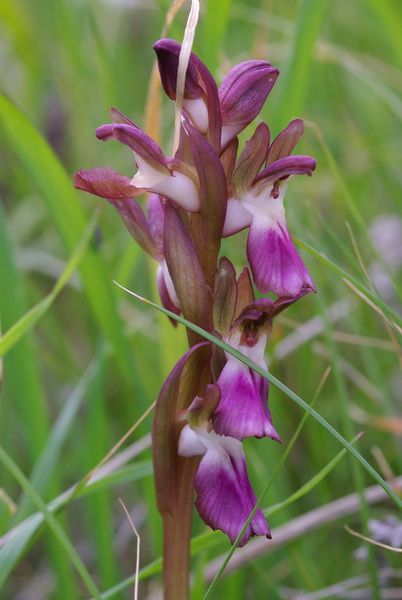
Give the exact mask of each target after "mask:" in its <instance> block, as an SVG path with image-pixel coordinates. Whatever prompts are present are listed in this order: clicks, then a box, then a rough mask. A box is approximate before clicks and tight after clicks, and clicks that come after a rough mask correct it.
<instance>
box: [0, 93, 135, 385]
mask: <svg viewBox="0 0 402 600" xmlns="http://www.w3.org/2000/svg"><path fill="white" fill-rule="evenodd" d="M0 124H1V129H2V130H3V131H5V132H6V134H7V137H8V139H9V140H10V142H11V146H12V148H13V149H14V151H15V152H16V153H17V155H18V157H19V159H20V161H21V162H22V164H23V166H24V168H25V170H26V171H27V172H28V173H29V174H30V175H31V176H32V178H33V180H34V181H35V184H36V186H37V188H38V190H39V191H40V193H41V194H42V196H43V199H44V200H45V202H46V205H47V207H48V210H49V212H50V214H51V216H52V219H53V221H54V224H55V226H56V228H57V229H58V231H59V234H60V236H61V238H62V240H63V242H64V244H65V246H66V247H67V249H68V250H69V251H70V252H71V251H72V250H73V248H74V247H75V244H76V243H77V241H78V239H79V236H80V235H81V232H82V230H83V229H84V227H85V225H86V222H87V218H86V215H85V213H84V211H83V209H82V207H81V205H80V202H79V199H78V195H77V193H76V192H75V190H74V189H73V186H72V180H70V178H69V177H68V176H67V174H66V173H65V171H64V169H63V167H62V166H61V164H60V162H59V161H58V159H57V157H56V156H55V154H54V153H53V151H52V149H51V148H50V146H49V145H48V143H47V142H46V140H45V139H44V138H43V137H42V136H41V135H40V133H39V132H38V131H37V130H36V129H35V127H34V126H33V125H32V123H31V122H30V121H29V120H28V119H27V118H26V116H25V115H24V114H23V113H22V112H21V111H19V110H18V109H17V108H16V107H15V106H14V105H13V104H12V103H11V102H9V101H8V100H7V99H6V98H5V97H4V96H1V95H0ZM80 272H81V275H82V279H83V284H84V288H85V293H86V295H87V298H88V301H89V304H90V306H91V309H92V312H93V314H94V316H95V317H96V319H97V321H98V324H99V326H100V327H101V329H102V330H103V331H104V333H105V335H106V337H107V338H108V339H109V340H110V341H111V343H112V345H113V347H114V349H115V352H116V355H117V358H118V362H119V365H120V368H121V370H122V371H123V373H124V374H125V376H126V378H127V381H129V382H130V383H131V384H132V387H133V389H134V387H135V385H134V382H135V377H134V371H133V366H132V361H131V357H130V354H129V350H128V344H127V340H126V338H125V337H124V335H123V331H122V322H121V319H120V317H119V315H118V313H117V309H116V302H115V295H114V293H113V291H112V287H111V284H110V280H109V278H108V276H107V272H106V268H105V265H104V264H103V261H102V257H101V254H100V252H99V251H98V249H97V248H96V245H95V244H91V245H90V246H89V247H88V251H87V253H86V255H85V257H84V259H83V260H82V262H81V265H80Z"/></svg>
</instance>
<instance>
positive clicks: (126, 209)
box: [110, 199, 163, 260]
mask: <svg viewBox="0 0 402 600" xmlns="http://www.w3.org/2000/svg"><path fill="white" fill-rule="evenodd" d="M110 202H111V203H112V204H113V206H115V208H116V209H117V210H118V212H119V215H120V217H121V218H122V220H123V223H124V224H125V226H126V227H127V229H128V231H129V232H130V233H131V235H132V236H133V238H134V239H135V241H136V242H137V244H138V245H139V246H140V247H141V248H142V249H143V250H145V252H147V253H148V254H149V255H150V256H152V258H154V259H155V260H161V258H162V256H163V255H162V256H161V251H162V247H161V246H159V247H158V244H157V243H156V241H155V239H154V237H153V235H152V232H151V230H150V227H149V224H148V221H147V219H146V217H145V215H144V213H143V211H142V208H141V207H140V205H139V204H138V202H136V200H133V199H129V200H111V201H110Z"/></svg>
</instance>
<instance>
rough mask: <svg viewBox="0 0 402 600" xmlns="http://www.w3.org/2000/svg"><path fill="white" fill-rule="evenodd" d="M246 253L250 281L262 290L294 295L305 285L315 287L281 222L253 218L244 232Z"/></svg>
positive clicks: (278, 294) (264, 218) (282, 295)
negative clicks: (246, 232) (251, 278)
mask: <svg viewBox="0 0 402 600" xmlns="http://www.w3.org/2000/svg"><path fill="white" fill-rule="evenodd" d="M247 257H248V261H249V263H250V266H251V271H252V274H253V279H254V283H255V285H256V286H257V288H258V290H259V291H260V292H261V293H262V294H268V293H270V292H271V293H273V294H276V295H277V296H279V297H284V296H286V297H295V296H297V295H298V294H300V293H301V292H302V291H303V290H304V289H307V288H309V289H311V290H312V291H314V292H315V291H316V290H315V287H314V283H313V281H312V279H311V277H310V274H309V272H308V271H307V269H306V267H305V266H304V264H303V262H302V260H301V258H300V256H299V255H298V253H297V251H296V248H295V247H294V245H293V242H292V240H291V237H290V235H289V231H288V229H287V226H286V223H285V222H282V223H279V222H278V221H272V220H270V219H268V218H266V217H264V216H261V217H260V218H258V217H256V218H254V219H253V221H252V223H251V226H250V232H249V234H248V240H247Z"/></svg>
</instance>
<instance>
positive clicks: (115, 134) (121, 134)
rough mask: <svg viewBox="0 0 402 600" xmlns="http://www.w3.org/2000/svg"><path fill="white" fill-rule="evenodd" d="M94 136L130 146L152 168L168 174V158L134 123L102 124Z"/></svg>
mask: <svg viewBox="0 0 402 600" xmlns="http://www.w3.org/2000/svg"><path fill="white" fill-rule="evenodd" d="M96 137H97V138H98V139H100V140H102V141H104V142H106V141H109V140H111V139H115V140H117V141H118V142H121V143H122V144H125V145H126V146H128V147H129V148H131V150H133V152H135V154H136V156H137V157H141V158H142V159H143V160H144V161H145V162H146V163H147V164H148V165H150V167H152V168H153V169H155V170H157V171H160V172H161V173H164V174H165V175H169V174H170V170H169V168H168V159H167V158H166V156H164V154H163V152H162V150H161V149H160V147H159V145H158V144H157V143H156V142H154V140H153V139H152V138H150V137H149V135H147V134H146V133H144V132H143V131H142V130H141V129H140V128H139V127H137V126H136V125H127V124H125V123H117V124H111V125H102V126H101V127H98V129H97V130H96Z"/></svg>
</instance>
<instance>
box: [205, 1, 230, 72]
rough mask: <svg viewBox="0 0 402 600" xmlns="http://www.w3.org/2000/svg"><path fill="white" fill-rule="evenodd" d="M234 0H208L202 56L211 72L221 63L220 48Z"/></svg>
mask: <svg viewBox="0 0 402 600" xmlns="http://www.w3.org/2000/svg"><path fill="white" fill-rule="evenodd" d="M231 6H232V0H220V1H219V2H216V0H207V2H206V10H205V15H204V23H203V31H202V39H203V40H204V41H205V43H204V45H203V48H202V56H203V61H204V62H205V64H207V65H208V68H209V70H210V71H211V73H215V71H216V68H217V66H218V64H219V50H220V47H221V45H222V41H223V39H224V37H225V30H226V26H227V22H228V19H229V13H230V9H231Z"/></svg>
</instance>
